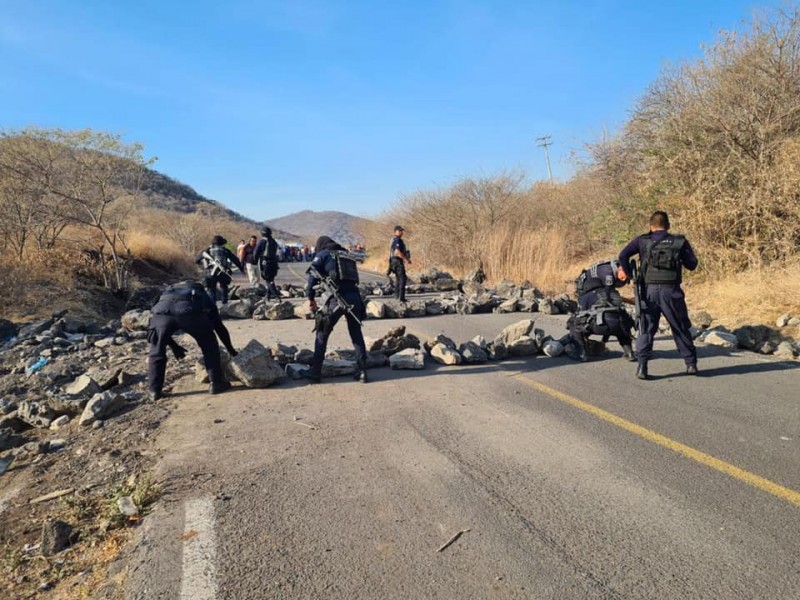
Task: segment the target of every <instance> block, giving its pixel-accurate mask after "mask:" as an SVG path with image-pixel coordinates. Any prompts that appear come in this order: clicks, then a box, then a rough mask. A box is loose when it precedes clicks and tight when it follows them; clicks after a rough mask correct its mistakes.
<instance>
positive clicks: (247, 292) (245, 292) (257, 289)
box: [236, 283, 267, 304]
mask: <svg viewBox="0 0 800 600" xmlns="http://www.w3.org/2000/svg"><path fill="white" fill-rule="evenodd" d="M266 295H267V288H265V287H264V286H263V285H262V284H260V283H258V284H256V285H255V286H253V287H240V288H239V289H238V290H236V298H237V299H238V300H250V301H251V302H252V303H253V304H255V303H256V302H258V301H259V300H260V299H261V298H263V297H264V296H266Z"/></svg>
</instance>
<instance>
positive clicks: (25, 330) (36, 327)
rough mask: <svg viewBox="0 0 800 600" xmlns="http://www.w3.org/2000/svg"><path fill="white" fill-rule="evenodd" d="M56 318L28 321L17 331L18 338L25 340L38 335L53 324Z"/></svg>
mask: <svg viewBox="0 0 800 600" xmlns="http://www.w3.org/2000/svg"><path fill="white" fill-rule="evenodd" d="M55 322H56V320H55V319H53V318H50V319H45V320H43V321H35V322H33V323H27V324H24V325H22V326H21V327H19V331H18V332H17V339H20V340H24V339H28V338H32V337H34V336H36V335H39V334H40V333H42V332H43V331H47V330H48V329H50V328H51V327H52V326H53V323H55Z"/></svg>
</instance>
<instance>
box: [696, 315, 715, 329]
mask: <svg viewBox="0 0 800 600" xmlns="http://www.w3.org/2000/svg"><path fill="white" fill-rule="evenodd" d="M691 321H692V324H693V325H694V326H695V327H698V328H699V329H708V328H709V327H711V323H713V322H714V318H713V317H712V316H711V315H710V314H708V313H707V312H706V311H704V310H698V311H693V312H692V313H691Z"/></svg>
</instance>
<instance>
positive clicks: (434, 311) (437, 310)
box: [425, 300, 446, 315]
mask: <svg viewBox="0 0 800 600" xmlns="http://www.w3.org/2000/svg"><path fill="white" fill-rule="evenodd" d="M445 311H446V307H445V305H444V304H443V303H442V301H441V300H428V301H427V302H425V314H426V315H441V314H444V313H445Z"/></svg>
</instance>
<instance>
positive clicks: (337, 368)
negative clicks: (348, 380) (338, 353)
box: [322, 358, 358, 377]
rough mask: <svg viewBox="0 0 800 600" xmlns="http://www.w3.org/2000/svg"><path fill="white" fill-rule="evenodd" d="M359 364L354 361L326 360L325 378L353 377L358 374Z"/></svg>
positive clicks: (323, 363)
mask: <svg viewBox="0 0 800 600" xmlns="http://www.w3.org/2000/svg"><path fill="white" fill-rule="evenodd" d="M356 368H358V364H357V363H356V361H354V360H341V359H339V360H335V359H330V358H326V359H325V360H323V361H322V376H323V377H340V376H342V375H352V374H353V373H355V372H356Z"/></svg>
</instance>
